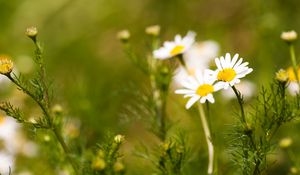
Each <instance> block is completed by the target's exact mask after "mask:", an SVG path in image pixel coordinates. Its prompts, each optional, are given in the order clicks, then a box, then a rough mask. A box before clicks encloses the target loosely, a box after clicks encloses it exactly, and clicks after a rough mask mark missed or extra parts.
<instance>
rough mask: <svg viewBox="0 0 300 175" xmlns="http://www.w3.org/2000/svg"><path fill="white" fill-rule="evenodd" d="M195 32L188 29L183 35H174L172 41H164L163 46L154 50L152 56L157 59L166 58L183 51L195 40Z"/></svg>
mask: <svg viewBox="0 0 300 175" xmlns="http://www.w3.org/2000/svg"><path fill="white" fill-rule="evenodd" d="M195 37H196V33H195V32H191V31H189V32H188V33H187V35H186V36H185V37H183V38H182V37H181V36H180V35H176V36H175V39H174V41H166V42H164V45H163V47H161V48H159V49H157V50H154V51H153V56H154V58H157V59H162V60H164V59H168V58H172V57H174V56H176V55H179V54H183V53H185V52H186V51H187V50H188V49H189V48H190V47H191V46H192V45H193V44H194V42H195Z"/></svg>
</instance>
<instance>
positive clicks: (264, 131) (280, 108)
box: [230, 82, 300, 175]
mask: <svg viewBox="0 0 300 175" xmlns="http://www.w3.org/2000/svg"><path fill="white" fill-rule="evenodd" d="M286 87H287V83H286V82H275V83H273V84H272V85H271V86H270V88H269V89H266V88H263V89H262V90H261V93H260V95H259V97H258V100H257V103H256V105H255V106H253V107H252V111H253V112H252V113H248V115H247V116H246V117H248V118H247V125H246V126H245V125H244V124H241V123H242V122H237V124H236V125H235V126H234V129H233V130H232V132H231V133H230V136H231V142H230V147H231V149H230V152H231V154H232V156H233V161H234V162H235V163H236V164H237V165H238V167H239V168H240V171H241V172H240V174H244V175H250V174H253V175H259V174H262V173H263V172H265V171H266V170H267V168H268V166H269V164H268V162H267V156H268V155H269V154H270V153H272V151H273V150H274V148H275V146H276V145H275V141H274V139H273V138H274V135H275V134H276V132H277V131H278V130H279V128H280V127H281V126H282V125H283V124H285V123H287V122H290V121H292V120H293V119H295V118H296V117H297V116H299V115H300V110H299V109H300V106H299V100H300V98H299V96H295V97H290V96H287V94H286Z"/></svg>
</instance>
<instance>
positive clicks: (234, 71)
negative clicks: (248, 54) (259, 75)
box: [211, 53, 253, 89]
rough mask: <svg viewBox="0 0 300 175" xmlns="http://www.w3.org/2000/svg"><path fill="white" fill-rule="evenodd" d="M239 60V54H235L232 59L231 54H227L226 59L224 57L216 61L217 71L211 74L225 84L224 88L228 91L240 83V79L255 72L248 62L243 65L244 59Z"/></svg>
mask: <svg viewBox="0 0 300 175" xmlns="http://www.w3.org/2000/svg"><path fill="white" fill-rule="evenodd" d="M238 58H239V54H235V55H234V56H233V58H232V59H231V56H230V54H229V53H226V56H225V58H224V57H223V56H222V57H220V58H216V59H215V63H216V65H217V70H216V71H213V72H211V74H212V75H213V76H215V77H216V79H217V80H219V81H220V82H221V83H222V84H223V88H224V89H227V88H228V87H229V86H233V85H235V84H238V83H240V78H243V77H245V76H246V75H247V74H249V73H251V72H252V71H253V69H252V68H249V67H248V66H247V65H248V64H249V63H248V62H244V63H243V58H240V59H239V60H238Z"/></svg>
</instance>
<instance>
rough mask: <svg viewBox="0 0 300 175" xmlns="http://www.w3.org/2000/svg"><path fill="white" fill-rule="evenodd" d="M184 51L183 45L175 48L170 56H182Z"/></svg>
mask: <svg viewBox="0 0 300 175" xmlns="http://www.w3.org/2000/svg"><path fill="white" fill-rule="evenodd" d="M183 49H184V46H181V45H178V46H175V47H174V48H173V49H172V50H171V52H170V54H171V55H177V54H180V53H181V52H182V51H183Z"/></svg>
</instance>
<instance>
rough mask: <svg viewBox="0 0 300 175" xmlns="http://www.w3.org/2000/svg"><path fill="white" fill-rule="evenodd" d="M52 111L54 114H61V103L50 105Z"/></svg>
mask: <svg viewBox="0 0 300 175" xmlns="http://www.w3.org/2000/svg"><path fill="white" fill-rule="evenodd" d="M52 112H53V113H54V114H56V115H59V114H62V112H63V108H62V106H61V105H59V104H56V105H54V106H53V107H52Z"/></svg>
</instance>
